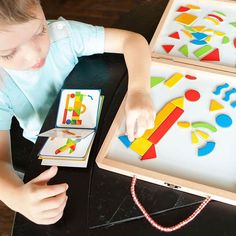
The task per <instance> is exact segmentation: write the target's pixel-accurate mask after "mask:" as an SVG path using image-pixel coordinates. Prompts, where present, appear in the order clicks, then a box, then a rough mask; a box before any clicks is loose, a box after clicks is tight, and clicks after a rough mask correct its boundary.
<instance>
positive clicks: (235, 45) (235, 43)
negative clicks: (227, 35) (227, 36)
mask: <svg viewBox="0 0 236 236" xmlns="http://www.w3.org/2000/svg"><path fill="white" fill-rule="evenodd" d="M234 47H235V48H236V38H235V39H234Z"/></svg>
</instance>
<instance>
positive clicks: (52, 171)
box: [31, 166, 58, 183]
mask: <svg viewBox="0 0 236 236" xmlns="http://www.w3.org/2000/svg"><path fill="white" fill-rule="evenodd" d="M57 171H58V168H57V167H56V166H52V167H51V168H49V169H47V170H45V171H44V172H43V173H41V174H40V175H39V176H37V177H36V178H34V179H33V180H32V181H31V182H33V183H36V182H38V183H44V182H45V183H47V182H48V181H49V180H50V179H52V178H53V177H54V176H55V175H56V174H57Z"/></svg>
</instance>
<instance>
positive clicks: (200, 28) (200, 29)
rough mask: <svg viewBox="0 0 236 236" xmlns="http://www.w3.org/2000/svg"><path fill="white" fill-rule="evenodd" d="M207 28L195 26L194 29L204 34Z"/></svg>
mask: <svg viewBox="0 0 236 236" xmlns="http://www.w3.org/2000/svg"><path fill="white" fill-rule="evenodd" d="M205 28H206V26H193V27H192V29H193V30H195V31H197V32H202V31H203V30H204V29H205Z"/></svg>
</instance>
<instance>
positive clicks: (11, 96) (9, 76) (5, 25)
mask: <svg viewBox="0 0 236 236" xmlns="http://www.w3.org/2000/svg"><path fill="white" fill-rule="evenodd" d="M103 52H110V53H123V54H124V57H125V61H126V64H127V67H128V76H129V84H128V92H127V100H126V117H127V121H126V126H127V134H128V137H129V139H130V140H131V141H132V140H133V139H134V138H135V137H139V136H141V135H142V134H143V132H144V131H145V129H147V128H151V127H152V126H153V122H154V112H153V107H152V100H151V97H150V94H149V68H150V61H151V59H150V51H149V47H148V44H147V42H146V41H145V39H144V38H143V37H142V36H141V35H139V34H136V33H132V32H128V31H124V30H118V29H110V28H109V29H104V28H103V27H95V26H91V25H87V24H83V23H79V22H75V21H66V20H64V19H59V20H58V21H54V22H51V23H49V22H47V21H46V20H45V16H44V13H43V11H42V8H41V6H40V2H39V0H5V1H0V200H1V201H3V202H4V203H5V204H6V205H7V206H9V207H10V208H11V209H13V210H14V211H17V212H19V213H21V214H23V215H24V216H25V217H27V218H28V219H30V220H31V221H33V222H35V223H37V224H53V223H55V222H57V221H58V220H59V219H60V218H61V217H62V215H63V210H64V208H65V206H66V201H67V195H66V190H67V188H68V185H67V184H66V183H62V184H56V185H47V182H48V181H49V180H50V179H51V178H53V177H54V176H55V175H56V173H57V167H51V168H50V169H48V170H46V171H45V172H43V173H41V174H40V175H39V176H38V177H36V178H35V179H33V180H31V181H30V182H28V183H26V184H24V183H23V182H22V180H21V179H19V178H18V177H17V176H16V174H15V173H14V170H13V167H12V163H11V150H10V134H9V129H10V125H11V119H12V117H13V116H15V117H16V118H17V119H18V121H19V123H20V125H21V127H22V128H23V130H24V132H23V135H24V137H26V138H27V139H29V140H31V141H32V142H35V140H36V135H37V134H38V133H39V131H40V128H41V126H42V124H43V121H44V119H45V117H46V115H47V113H48V110H49V108H50V107H51V105H52V103H53V100H54V99H55V97H56V95H57V93H58V92H59V90H60V88H61V86H62V84H63V81H64V79H65V78H66V77H67V75H68V74H69V73H70V71H71V70H72V69H73V67H74V66H75V65H76V64H77V62H78V57H80V56H84V55H91V54H95V53H103ZM137 97H138V98H139V99H138V100H137ZM3 190H4V191H3Z"/></svg>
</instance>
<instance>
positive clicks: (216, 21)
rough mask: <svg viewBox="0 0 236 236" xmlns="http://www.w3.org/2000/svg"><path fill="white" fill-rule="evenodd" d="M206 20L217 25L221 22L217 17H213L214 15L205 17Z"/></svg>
mask: <svg viewBox="0 0 236 236" xmlns="http://www.w3.org/2000/svg"><path fill="white" fill-rule="evenodd" d="M204 20H207V21H211V22H213V23H214V24H215V25H219V24H220V23H219V21H218V20H216V19H214V18H212V17H205V18H204Z"/></svg>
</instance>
